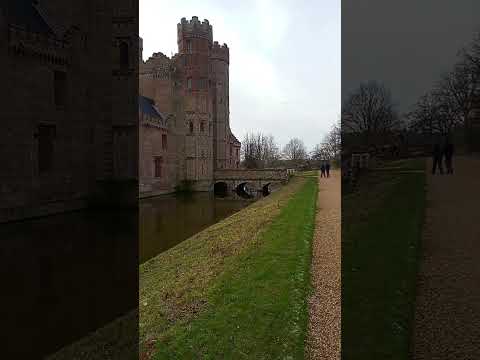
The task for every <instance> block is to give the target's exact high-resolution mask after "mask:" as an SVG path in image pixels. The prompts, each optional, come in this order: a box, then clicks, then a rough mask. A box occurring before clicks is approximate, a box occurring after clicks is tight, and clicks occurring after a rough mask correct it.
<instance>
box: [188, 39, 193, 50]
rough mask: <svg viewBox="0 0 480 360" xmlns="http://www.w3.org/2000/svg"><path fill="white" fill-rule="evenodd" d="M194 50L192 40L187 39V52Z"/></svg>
mask: <svg viewBox="0 0 480 360" xmlns="http://www.w3.org/2000/svg"><path fill="white" fill-rule="evenodd" d="M191 52H192V40H187V53H191Z"/></svg>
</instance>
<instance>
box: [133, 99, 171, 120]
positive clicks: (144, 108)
mask: <svg viewBox="0 0 480 360" xmlns="http://www.w3.org/2000/svg"><path fill="white" fill-rule="evenodd" d="M138 107H139V110H140V111H141V112H142V113H144V114H147V115H150V116H152V117H154V118H157V119H162V120H164V118H165V117H164V116H163V114H162V113H161V112H160V111H159V110H158V109H157V108H156V106H155V102H154V101H153V100H152V99H150V98H147V97H145V96H141V95H140V97H139V99H138Z"/></svg>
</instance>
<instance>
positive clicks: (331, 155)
mask: <svg viewBox="0 0 480 360" xmlns="http://www.w3.org/2000/svg"><path fill="white" fill-rule="evenodd" d="M341 142H342V139H341V129H340V124H339V123H335V124H334V125H333V126H332V128H331V129H330V131H329V132H328V134H326V135H325V136H324V138H323V140H322V142H321V143H320V144H317V145H315V148H314V149H313V151H312V152H311V158H312V159H313V160H326V159H329V160H335V161H339V160H340V150H341Z"/></svg>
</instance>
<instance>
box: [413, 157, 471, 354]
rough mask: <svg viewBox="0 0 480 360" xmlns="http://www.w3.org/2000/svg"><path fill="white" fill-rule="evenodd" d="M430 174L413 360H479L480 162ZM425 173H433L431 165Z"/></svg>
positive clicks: (466, 162)
mask: <svg viewBox="0 0 480 360" xmlns="http://www.w3.org/2000/svg"><path fill="white" fill-rule="evenodd" d="M454 169H455V174H454V175H435V176H432V175H428V178H427V184H428V190H427V214H426V224H425V230H424V236H423V240H422V241H423V244H422V247H423V249H422V256H421V259H420V269H419V277H418V284H417V301H416V310H415V325H414V326H415V327H414V333H413V336H414V338H413V341H412V344H413V354H414V359H418V360H420V359H430V360H436V359H439V360H440V359H441V360H449V359H462V360H466V359H480V159H479V158H467V157H461V158H457V159H454ZM427 170H431V161H430V162H428V168H427Z"/></svg>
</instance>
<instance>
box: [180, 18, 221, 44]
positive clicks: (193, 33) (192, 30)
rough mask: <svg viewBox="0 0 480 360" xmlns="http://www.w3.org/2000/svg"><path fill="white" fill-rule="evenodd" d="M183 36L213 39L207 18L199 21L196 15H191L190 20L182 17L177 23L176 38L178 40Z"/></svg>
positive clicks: (210, 40)
mask: <svg viewBox="0 0 480 360" xmlns="http://www.w3.org/2000/svg"><path fill="white" fill-rule="evenodd" d="M183 37H199V38H204V39H207V40H208V41H209V42H212V41H213V31H212V25H210V23H209V22H208V20H207V19H205V20H203V21H200V20H198V17H197V16H192V20H187V19H186V18H182V19H181V20H180V23H178V24H177V39H178V41H180V40H181V39H182V38H183Z"/></svg>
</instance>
